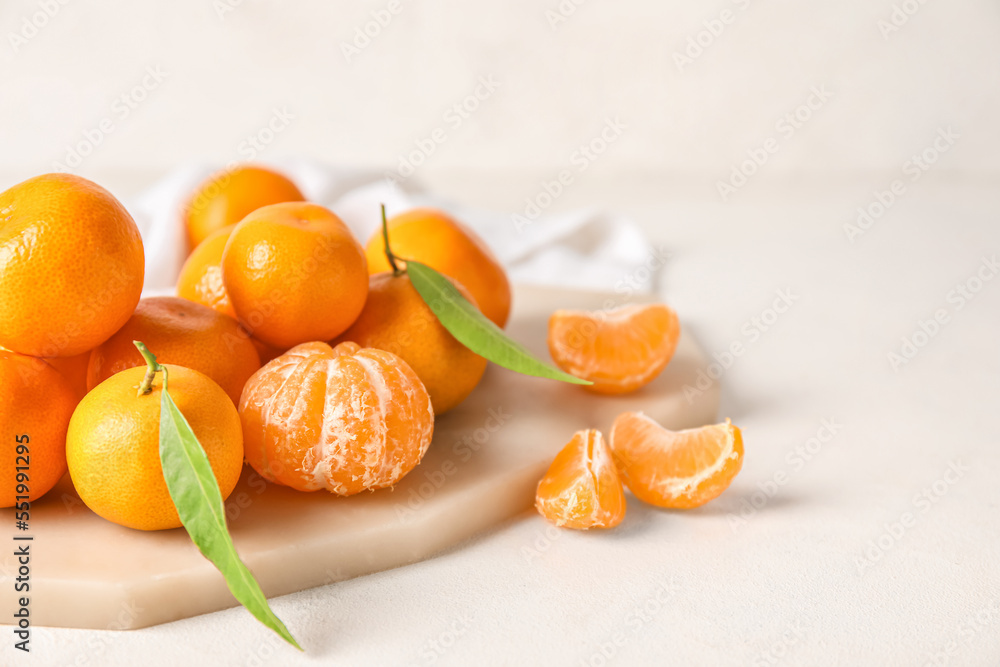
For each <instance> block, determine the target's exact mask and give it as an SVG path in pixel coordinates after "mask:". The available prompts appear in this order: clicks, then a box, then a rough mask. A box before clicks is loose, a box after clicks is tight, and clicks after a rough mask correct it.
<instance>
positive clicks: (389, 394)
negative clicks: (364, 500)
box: [240, 342, 434, 496]
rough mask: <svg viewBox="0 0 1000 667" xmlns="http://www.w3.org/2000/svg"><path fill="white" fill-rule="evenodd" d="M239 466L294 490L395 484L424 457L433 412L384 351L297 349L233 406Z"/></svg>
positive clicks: (413, 379) (408, 372) (407, 371)
mask: <svg viewBox="0 0 1000 667" xmlns="http://www.w3.org/2000/svg"><path fill="white" fill-rule="evenodd" d="M240 417H241V419H242V422H243V437H244V447H245V451H246V460H247V463H249V464H250V465H251V466H253V468H254V470H256V471H257V472H258V473H260V474H261V475H262V476H263V477H264V478H266V479H268V480H270V481H272V482H276V483H278V484H284V485H285V486H290V487H292V488H293V489H297V490H299V491H316V490H318V489H326V490H328V491H330V492H331V493H335V494H337V495H341V496H349V495H352V494H355V493H358V492H360V491H364V490H365V489H380V488H383V487H386V486H392V485H393V484H395V483H396V482H398V481H399V480H400V479H402V478H403V476H404V475H406V474H407V473H408V472H410V471H411V470H412V469H413V468H414V467H415V466H416V465H417V464H418V463H419V462H420V459H421V458H423V455H424V453H425V452H426V451H427V448H428V446H430V444H431V435H432V434H433V432H434V410H433V408H432V407H431V399H430V397H429V396H428V394H427V390H426V389H425V388H424V385H423V384H422V383H421V382H420V379H419V378H418V377H417V375H416V373H414V372H413V370H412V369H411V368H410V367H409V366H408V365H407V364H406V362H404V361H403V360H402V359H400V358H399V357H397V356H396V355H394V354H392V353H390V352H384V351H382V350H376V349H372V348H362V347H360V346H359V345H358V344H357V343H352V342H345V343H341V344H339V345H337V347H335V348H334V347H330V346H329V345H327V344H326V343H303V344H302V345H298V346H296V347H293V348H292V349H291V350H289V351H288V352H286V353H285V354H283V355H282V356H280V357H278V358H276V359H274V360H272V361H271V362H269V363H268V364H267V365H266V366H264V367H263V368H261V369H260V370H259V371H257V373H256V374H254V375H253V376H252V377H251V378H250V380H249V381H248V382H247V385H246V388H245V389H244V390H243V396H242V398H241V399H240Z"/></svg>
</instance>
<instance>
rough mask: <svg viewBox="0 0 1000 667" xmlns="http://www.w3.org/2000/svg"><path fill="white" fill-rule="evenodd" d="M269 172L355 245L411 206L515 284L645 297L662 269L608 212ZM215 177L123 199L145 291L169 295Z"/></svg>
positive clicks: (188, 174)
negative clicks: (501, 203) (186, 213)
mask: <svg viewBox="0 0 1000 667" xmlns="http://www.w3.org/2000/svg"><path fill="white" fill-rule="evenodd" d="M274 168H275V169H277V170H279V171H281V172H282V173H284V174H285V175H287V176H288V177H289V178H291V179H292V180H293V181H295V183H296V184H297V185H298V186H299V188H300V189H301V190H302V192H303V194H305V196H306V198H307V199H308V200H310V201H314V202H316V203H318V204H322V205H324V206H326V207H328V208H330V209H331V210H332V211H333V212H334V213H336V214H337V215H338V216H340V218H341V219H343V220H344V222H345V223H346V224H347V225H348V226H349V227H350V228H351V230H352V231H353V232H354V234H355V235H356V236H357V238H358V239H359V240H360V241H361V242H362V243H365V242H366V241H367V240H368V239H369V238H370V237H371V235H372V234H373V233H374V232H376V231H377V230H378V226H379V224H380V222H381V213H380V204H385V205H386V211H387V213H388V214H389V215H390V216H392V215H395V214H396V213H400V212H402V211H405V210H407V209H409V208H412V207H414V206H433V207H436V208H440V209H442V210H445V211H447V212H448V213H450V214H451V215H453V216H454V217H455V218H456V219H458V220H461V221H462V222H463V223H465V224H466V225H468V226H469V227H471V228H472V229H473V230H475V231H476V233H478V234H479V235H480V236H482V238H483V240H484V241H485V242H486V243H487V244H488V245H489V246H490V248H491V249H492V250H493V252H494V253H495V254H496V255H497V257H498V259H499V260H500V261H501V262H502V263H503V264H504V266H505V267H506V268H507V270H508V272H509V275H510V278H511V281H512V282H515V283H532V284H540V285H550V286H561V287H573V288H578V289H593V290H604V291H615V290H616V289H619V288H620V287H621V285H622V284H623V283H624V282H627V284H628V285H629V289H630V291H632V292H640V293H648V292H650V291H652V289H653V288H654V280H655V270H649V267H650V266H654V267H658V266H660V265H661V264H662V262H660V261H659V257H658V255H657V253H656V252H655V251H654V250H653V249H652V248H651V247H650V245H649V242H648V241H647V239H646V237H645V235H644V234H643V233H642V231H641V230H640V229H639V227H638V226H637V225H636V224H635V223H634V222H632V221H631V220H629V219H628V218H626V217H624V216H621V215H618V214H615V213H609V212H602V211H597V210H582V211H574V212H568V213H561V214H555V215H550V216H541V217H539V218H537V219H535V220H533V221H527V223H526V224H525V221H524V220H523V219H522V220H521V222H520V224H518V223H517V222H515V220H514V219H513V218H512V216H511V215H510V214H504V213H500V212H496V211H489V210H482V209H475V208H471V207H467V206H458V205H456V204H454V203H452V202H448V201H444V200H442V199H441V198H439V197H436V196H435V195H434V194H433V193H429V192H426V191H424V190H422V189H420V188H419V186H413V185H411V184H409V183H408V184H407V187H406V188H405V189H404V188H401V187H400V186H399V185H398V184H396V183H395V182H393V181H392V180H390V179H387V178H385V177H384V176H383V175H382V174H380V173H377V172H373V171H365V170H358V169H347V168H340V167H335V166H330V165H325V164H321V163H318V162H313V161H306V160H298V161H288V162H279V163H276V164H275V165H274ZM213 171H214V169H211V168H209V167H205V166H184V167H180V168H178V169H176V170H174V171H173V172H172V173H170V174H168V175H167V176H166V177H164V178H163V179H161V180H160V181H159V182H157V183H155V184H153V185H152V186H151V187H150V188H148V189H147V190H146V191H144V192H142V193H141V194H140V195H139V196H138V197H136V199H135V200H134V201H131V202H129V204H130V206H129V210H130V211H131V212H132V214H133V215H134V216H135V219H136V223H137V224H138V225H139V229H140V231H141V232H142V236H143V242H144V244H145V248H146V293H148V294H154V293H155V294H165V293H172V291H173V289H174V287H175V286H176V284H177V276H178V274H179V273H180V269H181V266H183V264H184V259H185V257H186V253H187V248H186V243H185V236H184V230H183V225H182V224H181V215H182V210H183V207H184V205H185V203H186V201H187V198H188V197H189V196H190V194H191V192H192V191H193V190H194V189H195V188H196V187H197V186H198V184H199V183H201V182H202V180H204V179H205V178H206V177H207V176H209V175H210V174H211V173H212V172H213ZM651 260H652V261H651Z"/></svg>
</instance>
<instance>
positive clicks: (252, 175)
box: [184, 165, 305, 248]
mask: <svg viewBox="0 0 1000 667" xmlns="http://www.w3.org/2000/svg"><path fill="white" fill-rule="evenodd" d="M304 199H305V197H304V196H303V195H302V192H301V191H300V190H299V189H298V187H297V186H296V185H295V183H293V182H292V181H290V180H289V179H288V178H287V177H285V176H283V175H282V174H279V173H278V172H276V171H274V170H273V169H268V168H266V167H259V166H254V165H238V166H235V167H231V168H228V169H223V170H222V171H219V172H216V173H214V174H212V175H211V176H209V177H208V178H207V179H205V181H204V182H203V183H202V184H201V185H199V186H198V187H197V188H196V189H195V191H194V193H192V195H191V198H190V199H189V200H188V202H187V204H186V206H185V207H184V226H185V228H186V229H187V235H188V244H189V247H190V248H197V247H198V245H199V244H200V243H201V242H202V241H204V240H205V239H206V238H208V236H209V235H210V234H212V233H213V232H215V231H218V230H220V229H222V228H223V227H228V226H229V225H235V224H236V223H237V222H239V221H240V220H242V219H243V218H244V217H246V216H247V214H249V213H252V212H253V211H256V210H257V209H258V208H260V207H261V206H267V205H269V204H280V203H282V202H287V201H303V200H304Z"/></svg>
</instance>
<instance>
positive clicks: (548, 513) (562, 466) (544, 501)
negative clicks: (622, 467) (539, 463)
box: [535, 429, 625, 530]
mask: <svg viewBox="0 0 1000 667" xmlns="http://www.w3.org/2000/svg"><path fill="white" fill-rule="evenodd" d="M535 507H536V508H538V513H539V514H541V515H542V516H543V517H545V518H546V519H548V520H549V521H551V522H552V523H554V524H555V525H557V526H560V527H563V528H578V529H582V530H586V529H588V528H613V527H614V526H617V525H618V524H619V523H621V522H622V519H624V518H625V492H624V490H623V489H622V483H621V480H620V479H619V477H618V471H617V470H616V469H615V464H614V460H613V459H612V457H611V452H610V451H609V450H608V447H607V445H605V444H604V437H603V436H602V435H601V432H600V431H595V430H593V429H590V430H587V431H577V432H576V433H575V434H573V439H572V440H570V441H569V444H567V445H566V446H565V447H564V448H563V450H562V451H561V452H559V454H557V455H556V458H555V460H553V461H552V465H551V466H549V471H548V472H547V473H545V477H543V478H542V481H540V482H539V483H538V490H537V492H536V493H535Z"/></svg>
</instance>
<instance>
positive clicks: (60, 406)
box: [0, 350, 79, 507]
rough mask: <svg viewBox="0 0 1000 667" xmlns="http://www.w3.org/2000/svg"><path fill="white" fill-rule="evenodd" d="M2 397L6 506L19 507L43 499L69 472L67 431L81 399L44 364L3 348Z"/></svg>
mask: <svg viewBox="0 0 1000 667" xmlns="http://www.w3.org/2000/svg"><path fill="white" fill-rule="evenodd" d="M0 397H2V398H0V437H2V438H3V442H2V443H0V507H13V506H14V505H15V504H16V503H19V502H23V501H24V500H27V501H29V502H30V501H32V500H37V499H38V498H41V497H42V496H43V495H44V494H46V493H48V491H49V490H50V489H51V488H52V487H53V486H55V484H56V482H58V481H59V479H60V478H61V477H62V476H63V474H64V473H65V472H66V427H67V426H68V424H69V419H70V416H71V415H72V414H73V408H74V407H75V406H76V402H77V400H78V399H79V396H77V394H76V392H75V391H73V389H72V388H71V387H70V385H69V382H67V381H66V379H65V378H63V376H62V375H60V374H59V373H58V372H57V371H56V370H55V369H54V368H52V367H51V366H49V365H48V364H47V363H45V362H44V361H42V360H40V359H35V358H34V357H26V356H24V355H20V354H17V353H16V352H10V351H8V350H0ZM19 485H23V486H19ZM17 496H27V498H21V499H18V498H17Z"/></svg>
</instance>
